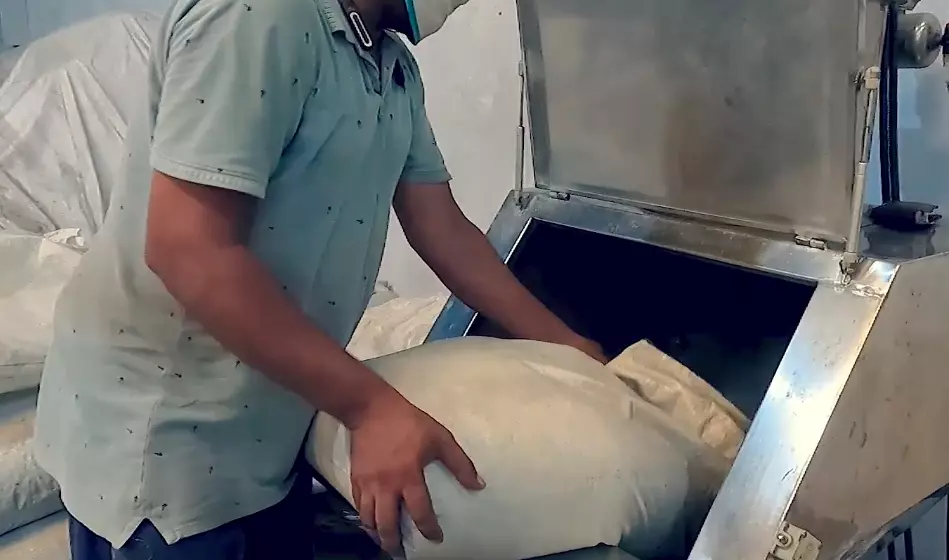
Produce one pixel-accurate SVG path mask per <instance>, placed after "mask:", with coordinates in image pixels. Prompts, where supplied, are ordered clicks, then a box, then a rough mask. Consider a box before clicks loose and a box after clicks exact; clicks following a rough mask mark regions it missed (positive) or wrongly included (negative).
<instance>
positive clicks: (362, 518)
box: [356, 492, 376, 531]
mask: <svg viewBox="0 0 949 560" xmlns="http://www.w3.org/2000/svg"><path fill="white" fill-rule="evenodd" d="M360 494H361V496H360V500H362V501H361V502H359V503H358V504H357V506H356V507H358V508H359V522H360V523H362V526H363V527H365V528H366V529H369V530H373V531H374V530H375V529H376V502H375V499H374V498H373V494H372V492H360Z"/></svg>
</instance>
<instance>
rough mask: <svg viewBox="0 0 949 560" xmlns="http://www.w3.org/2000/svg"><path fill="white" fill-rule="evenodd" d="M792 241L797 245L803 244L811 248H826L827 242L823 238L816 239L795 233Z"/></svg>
mask: <svg viewBox="0 0 949 560" xmlns="http://www.w3.org/2000/svg"><path fill="white" fill-rule="evenodd" d="M794 242H795V243H797V244H798V245H803V246H804V247H810V248H811V249H821V250H823V249H826V248H827V242H826V241H824V240H823V239H818V238H816V237H807V236H804V235H795V236H794Z"/></svg>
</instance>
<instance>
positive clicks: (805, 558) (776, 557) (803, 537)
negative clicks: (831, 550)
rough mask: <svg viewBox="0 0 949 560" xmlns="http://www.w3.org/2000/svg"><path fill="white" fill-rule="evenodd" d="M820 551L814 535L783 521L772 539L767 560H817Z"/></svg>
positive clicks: (818, 542)
mask: <svg viewBox="0 0 949 560" xmlns="http://www.w3.org/2000/svg"><path fill="white" fill-rule="evenodd" d="M820 549H821V542H820V541H819V540H817V538H816V537H814V535H812V534H810V533H808V532H807V531H805V530H803V529H801V528H799V527H795V526H794V525H791V524H790V523H788V522H786V521H785V522H784V527H783V528H782V529H781V530H780V531H778V534H777V535H775V537H774V548H773V549H772V550H771V553H769V554H768V560H817V556H818V555H819V554H820Z"/></svg>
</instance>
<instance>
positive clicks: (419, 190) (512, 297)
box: [394, 183, 606, 361]
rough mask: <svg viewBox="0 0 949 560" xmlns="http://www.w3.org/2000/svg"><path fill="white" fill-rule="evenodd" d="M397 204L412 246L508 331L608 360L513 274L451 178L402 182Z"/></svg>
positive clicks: (465, 298)
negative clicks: (465, 208)
mask: <svg viewBox="0 0 949 560" xmlns="http://www.w3.org/2000/svg"><path fill="white" fill-rule="evenodd" d="M394 207H395V211H396V214H397V215H398V217H399V222H400V223H401V224H402V229H403V230H404V231H405V236H406V239H408V241H409V244H410V245H411V246H412V248H413V249H414V250H415V251H416V252H417V253H418V254H419V256H420V257H422V260H424V261H425V263H426V264H427V265H428V266H429V267H431V269H432V270H433V271H434V272H435V274H436V275H437V276H438V278H439V279H440V280H441V281H442V282H444V284H445V286H446V287H447V288H448V289H449V290H451V292H452V293H454V294H455V295H457V296H458V297H459V298H460V299H461V300H462V301H464V302H465V304H467V305H468V306H469V307H471V308H472V309H474V310H476V311H478V312H479V313H482V314H483V315H485V316H486V317H489V318H490V319H492V320H493V321H495V322H496V323H498V324H499V325H500V326H501V327H502V328H504V329H505V330H506V331H507V332H508V333H509V334H511V335H512V336H514V337H517V338H527V339H533V340H541V341H544V342H553V343H557V344H564V345H567V346H573V347H574V348H577V349H579V350H582V351H584V352H586V353H587V354H589V355H590V356H592V357H594V358H596V359H598V360H600V361H606V358H605V357H604V356H603V354H602V351H601V350H600V348H599V346H598V345H597V344H596V343H594V342H592V341H590V340H588V339H586V338H583V337H581V336H580V335H578V334H577V333H576V332H574V331H573V330H572V329H571V328H570V327H568V326H567V325H566V324H565V323H564V322H563V321H561V320H560V319H559V318H558V317H557V316H556V315H554V314H553V313H552V312H551V311H550V310H549V309H547V307H546V306H545V305H544V304H543V303H541V302H540V301H539V300H538V299H537V298H536V297H534V295H533V294H531V293H530V292H529V291H528V290H527V288H525V287H524V286H523V285H522V284H521V283H520V282H519V281H518V280H517V278H515V277H514V274H513V273H512V272H511V271H510V269H508V267H507V266H505V265H504V263H503V262H502V261H501V259H500V258H499V257H498V254H497V253H496V252H495V250H494V248H493V247H492V246H491V244H490V243H489V242H488V240H487V238H486V237H485V236H484V234H483V233H481V230H479V229H478V228H477V227H476V226H475V225H474V224H472V223H471V222H470V221H469V220H468V218H466V217H465V215H464V214H463V213H462V211H461V209H460V208H459V207H458V204H457V203H456V202H455V198H454V197H453V196H452V193H451V188H450V187H449V185H448V184H447V183H442V184H438V185H424V184H408V183H403V184H401V185H399V188H398V190H397V191H396V195H395V201H394Z"/></svg>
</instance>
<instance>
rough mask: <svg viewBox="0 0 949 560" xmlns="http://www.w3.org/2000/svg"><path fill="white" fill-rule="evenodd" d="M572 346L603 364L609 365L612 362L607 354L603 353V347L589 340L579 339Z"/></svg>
mask: <svg viewBox="0 0 949 560" xmlns="http://www.w3.org/2000/svg"><path fill="white" fill-rule="evenodd" d="M570 346H572V347H574V348H576V349H577V350H579V351H581V352H583V353H584V354H586V355H587V356H590V357H591V358H593V359H594V360H596V361H598V362H600V363H601V364H607V363H609V361H610V359H609V358H607V357H606V354H604V353H603V347H602V346H600V345H599V344H598V343H596V342H594V341H592V340H590V339H589V338H579V339H578V340H577V341H576V342H574V343H573V344H570Z"/></svg>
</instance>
